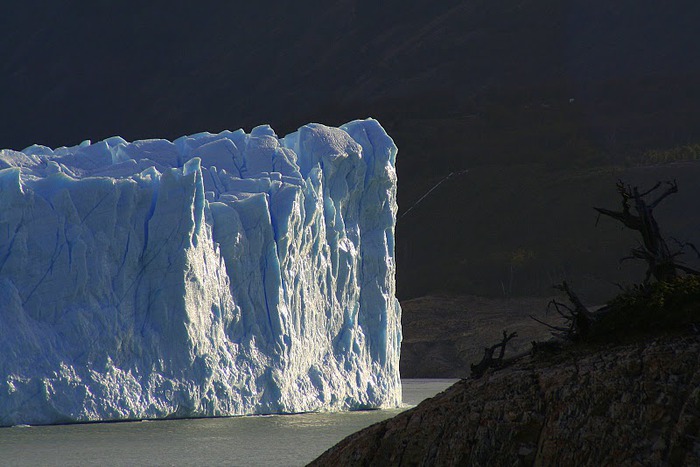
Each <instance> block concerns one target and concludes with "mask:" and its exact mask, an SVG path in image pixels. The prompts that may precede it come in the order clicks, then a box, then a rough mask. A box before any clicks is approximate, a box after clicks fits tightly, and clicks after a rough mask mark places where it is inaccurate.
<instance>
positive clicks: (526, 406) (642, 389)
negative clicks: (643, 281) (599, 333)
mask: <svg viewBox="0 0 700 467" xmlns="http://www.w3.org/2000/svg"><path fill="white" fill-rule="evenodd" d="M312 465H700V336H697V335H692V336H688V335H687V336H665V337H659V338H656V339H653V340H647V341H645V342H636V343H628V344H625V345H618V346H607V347H601V346H597V347H595V348H592V347H591V348H587V349H577V350H575V351H574V350H569V351H564V352H561V353H558V354H555V355H551V356H538V357H529V358H527V359H524V360H521V361H520V362H518V363H517V364H515V365H514V366H512V367H509V368H506V369H503V370H501V371H498V372H493V373H487V374H486V375H485V376H484V377H483V378H481V379H479V380H462V381H460V382H458V383H457V384H455V385H454V386H452V387H450V388H449V389H447V390H446V391H444V392H442V393H440V394H438V395H437V396H435V397H434V398H432V399H428V400H426V401H424V402H423V403H421V404H420V405H418V406H417V407H415V408H413V409H411V410H409V411H406V412H404V413H402V414H400V415H398V416H396V417H394V418H392V419H389V420H386V421H384V422H381V423H378V424H376V425H373V426H371V427H369V428H366V429H365V430H363V431H360V432H358V433H355V434H353V435H351V436H349V437H348V438H346V439H345V440H343V441H342V442H341V443H339V444H338V445H336V446H335V447H333V448H331V449H330V450H328V451H327V452H325V453H324V454H323V455H322V456H321V457H320V458H318V459H317V460H316V461H314V463H313V464H312Z"/></svg>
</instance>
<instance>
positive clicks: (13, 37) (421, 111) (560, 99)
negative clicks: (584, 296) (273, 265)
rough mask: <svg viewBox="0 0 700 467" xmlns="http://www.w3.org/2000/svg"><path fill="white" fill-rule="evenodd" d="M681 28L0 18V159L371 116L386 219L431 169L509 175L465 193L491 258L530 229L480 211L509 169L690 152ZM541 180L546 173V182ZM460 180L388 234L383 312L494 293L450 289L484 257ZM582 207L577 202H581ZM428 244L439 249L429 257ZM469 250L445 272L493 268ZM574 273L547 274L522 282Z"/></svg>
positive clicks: (61, 13)
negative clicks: (392, 269)
mask: <svg viewBox="0 0 700 467" xmlns="http://www.w3.org/2000/svg"><path fill="white" fill-rule="evenodd" d="M698 20H700V4H698V3H697V2H693V1H686V0H683V1H676V2H671V3H669V2H654V1H650V0H647V1H634V0H622V1H618V2H606V1H603V0H594V1H585V2H584V1H582V0H578V1H565V2H561V1H554V0H517V1H516V0H506V1H504V2H499V3H498V4H496V3H494V2H489V1H487V0H470V1H466V2H459V1H456V0H448V1H444V2H431V1H427V0H420V1H417V2H399V1H396V0H391V1H381V2H377V1H369V0H334V1H321V0H313V1H305V2H281V1H273V2H264V3H260V2H238V1H234V2H213V1H203V2H196V3H193V2H184V1H173V2H136V1H135V0H126V1H119V2H117V1H110V0H101V1H93V2H84V1H79V0H63V1H57V2H50V3H46V2H38V1H36V0H28V1H24V2H12V3H11V2H6V3H4V4H3V5H2V6H0V31H2V32H1V33H0V34H1V35H2V37H1V39H2V40H0V57H2V60H1V61H0V62H1V63H0V108H1V109H2V112H0V147H10V148H17V149H19V148H22V147H24V146H27V145H29V144H32V143H42V144H47V145H50V146H60V145H64V144H76V143H78V142H80V141H81V140H82V139H85V138H90V139H93V140H96V139H101V138H104V137H108V136H111V135H114V134H120V135H122V136H124V137H125V138H127V139H137V138H148V137H154V136H158V137H168V138H174V137H177V136H179V135H181V134H185V133H194V132H197V131H201V130H212V131H218V130H221V129H224V128H231V129H235V128H236V127H239V126H242V127H244V128H247V129H250V127H251V126H253V125H257V124H259V123H262V122H269V123H271V124H272V125H273V127H274V128H276V129H277V131H278V133H280V134H284V133H287V132H289V131H293V130H294V129H296V128H297V127H298V126H299V125H301V124H303V123H306V122H308V121H321V122H324V123H328V124H339V123H343V122H345V121H347V120H350V119H353V118H361V117H366V116H370V115H371V116H374V117H376V118H378V119H379V120H380V121H381V122H382V123H383V124H384V126H385V127H386V128H387V130H388V131H389V133H390V134H391V135H392V136H393V137H394V138H395V140H396V142H397V145H398V146H399V148H400V155H399V165H398V171H399V180H400V186H399V202H400V205H401V206H402V209H403V210H405V209H406V208H407V207H408V206H411V205H412V204H413V203H414V202H415V201H416V200H417V199H418V198H419V197H420V196H421V195H422V194H423V193H425V192H426V191H427V190H428V189H429V188H430V187H431V186H433V185H434V184H435V183H437V181H439V180H440V179H441V178H442V177H444V176H446V175H447V174H448V173H449V172H450V171H455V170H463V169H467V168H468V169H472V170H474V169H475V168H479V167H481V168H483V169H479V170H484V172H477V173H481V174H482V175H480V176H482V177H491V176H492V175H491V174H501V173H510V174H511V178H508V177H505V178H504V177H501V178H500V179H499V178H498V177H494V179H493V180H492V181H489V180H484V186H485V187H484V188H480V190H481V191H480V192H479V194H478V196H479V197H480V199H484V201H485V202H484V203H483V205H485V206H493V208H494V209H495V208H498V209H505V211H503V213H502V214H500V215H501V216H502V217H504V218H513V219H514V220H513V222H512V228H511V231H512V233H511V236H510V237H508V238H507V239H506V240H507V242H509V243H518V242H519V237H518V233H519V232H522V231H523V230H524V229H525V228H527V227H529V226H530V225H532V222H531V221H530V219H531V218H528V217H527V216H525V217H521V216H520V215H519V214H518V213H517V212H511V211H509V208H508V207H507V203H506V204H505V205H504V204H503V203H501V204H499V202H498V200H503V199H507V195H508V193H509V192H510V190H511V188H510V186H509V185H510V184H512V182H513V179H515V178H517V177H518V173H519V172H518V171H519V170H520V169H518V167H522V168H524V172H523V173H524V174H526V175H527V174H530V175H531V176H532V180H533V181H536V180H541V179H546V178H549V177H554V178H566V177H570V176H574V174H575V173H577V172H576V171H579V170H582V169H585V170H588V169H590V168H591V167H598V166H608V165H611V164H612V165H618V164H623V163H632V164H637V163H639V162H640V156H641V155H642V154H643V153H644V152H645V151H647V150H649V149H668V148H673V147H676V146H681V145H685V144H688V143H695V142H700V86H699V85H698V83H700V40H698V33H697V28H696V24H698ZM533 164H535V165H533ZM484 167H490V168H484ZM533 167H534V169H533ZM501 168H504V170H505V172H503V171H502V170H501ZM553 168H554V169H556V170H560V171H561V172H559V173H557V174H555V175H553V176H552V175H551V174H550V173H549V172H546V170H551V169H553ZM533 170H535V172H533ZM543 170H545V172H543ZM572 171H573V172H572ZM471 174H472V175H473V174H474V172H472V173H471ZM471 178H473V176H472V177H471ZM467 180H470V179H468V178H461V179H454V180H450V181H449V183H447V184H445V186H443V187H441V188H440V190H436V192H435V196H440V198H438V197H435V198H429V200H432V201H433V202H435V201H437V200H441V201H445V198H446V197H447V202H448V203H449V206H450V207H451V208H453V209H455V211H454V213H453V212H449V211H447V210H446V209H445V208H444V206H445V205H444V204H439V205H438V204H433V205H428V204H426V205H424V206H421V209H418V208H416V209H415V210H414V211H413V212H412V213H411V214H410V217H409V216H406V218H405V219H403V220H402V221H400V223H399V233H400V240H399V244H398V246H399V250H398V266H399V292H400V294H401V295H402V296H403V297H409V296H416V295H418V294H422V293H425V292H428V291H434V290H438V289H446V290H448V291H449V290H454V289H456V290H459V291H461V292H465V293H479V294H484V293H490V294H493V293H495V292H494V288H495V289H496V293H497V292H499V291H500V288H501V287H500V284H499V283H500V280H498V281H494V280H491V279H489V280H488V286H482V285H480V284H479V282H480V281H481V278H482V277H484V274H483V272H482V271H480V270H478V269H475V268H471V269H470V270H472V271H473V272H467V273H464V272H458V273H457V274H456V275H455V273H454V270H455V268H457V269H459V267H458V265H457V264H456V262H455V256H456V255H454V254H453V252H454V251H455V248H462V247H461V246H460V245H462V244H463V243H465V240H466V241H476V242H482V241H483V242H486V243H488V242H487V241H486V239H485V238H478V239H475V238H474V234H475V233H474V232H473V231H472V230H473V229H469V228H465V223H464V222H455V220H456V219H459V218H460V217H462V218H464V216H465V212H466V211H465V209H466V208H467V207H468V206H469V204H470V203H472V202H474V198H473V197H474V196H475V195H474V193H473V190H472V191H470V190H467V189H464V188H465V186H466V185H465V184H468V183H470V182H469V181H467ZM528 183H529V182H528ZM536 186H539V185H536ZM585 189H586V187H585V185H583V186H581V187H580V188H579V190H583V191H581V192H580V198H577V199H580V200H590V199H591V198H592V196H591V193H586V192H585ZM535 191H537V190H535ZM529 193H530V191H526V192H525V193H522V194H521V195H520V199H521V201H522V202H523V203H524V204H526V205H534V204H535V203H537V202H542V200H543V199H544V200H546V199H555V200H556V199H558V198H560V196H559V193H558V192H556V191H555V192H545V191H541V190H540V193H539V194H538V195H537V196H539V197H540V198H538V199H535V198H528V196H530V194H529ZM577 202H578V201H577ZM579 204H580V203H579ZM568 207H569V206H568V205H567V204H564V203H558V204H557V203H556V202H555V203H553V204H551V205H549V206H548V207H547V208H546V209H547V210H546V211H545V210H544V207H543V208H542V209H541V210H540V211H538V214H537V216H539V217H540V218H542V217H545V216H546V215H547V213H549V214H551V215H552V217H554V218H558V217H561V212H563V211H565V210H566V209H568ZM488 214H489V215H490V214H492V212H489V213H488ZM468 218H469V225H472V226H479V225H481V226H483V227H485V226H487V225H488V223H489V217H488V216H486V217H484V216H483V215H482V217H479V216H474V215H472V214H469V217H468ZM576 225H577V224H567V225H566V226H565V230H566V229H568V230H575V229H576ZM428 226H430V228H428ZM435 226H437V227H439V228H438V229H435V228H434V227H435ZM435 230H439V231H443V232H446V233H447V234H448V235H447V236H448V237H449V240H448V241H444V242H442V243H441V244H440V247H439V248H437V249H436V248H435V247H434V241H433V240H434V232H435ZM487 233H488V234H490V233H491V232H490V231H488V232H487ZM505 233H506V232H503V234H505ZM480 235H481V234H480ZM401 238H403V239H405V240H401ZM402 242H403V243H402ZM489 245H490V243H489ZM486 248H487V249H486V250H485V249H484V248H479V249H478V251H477V253H476V255H475V256H473V253H472V252H469V255H471V256H467V257H464V258H459V261H465V262H466V263H477V264H482V263H487V265H488V267H489V268H491V269H493V270H498V269H499V268H501V269H502V268H504V267H505V268H506V269H507V268H508V267H509V266H508V263H507V262H504V261H502V260H498V259H494V258H496V257H498V255H499V253H498V251H496V250H494V249H493V248H492V247H486ZM489 248H490V249H489ZM407 251H417V252H418V254H408V253H407ZM563 254H565V253H563ZM424 256H427V259H425V258H424ZM580 262H581V261H580V259H579V258H577V257H559V258H557V262H556V264H555V265H554V266H551V265H549V263H548V264H547V265H544V266H542V267H543V268H545V269H546V268H550V269H552V268H559V269H561V268H563V267H564V266H567V265H572V268H575V267H578V266H579V264H580ZM567 267H568V266H567ZM600 267H603V266H602V265H601V264H600V263H595V264H592V265H591V267H588V266H586V271H588V272H590V271H592V270H595V269H597V268H600ZM591 268H593V269H591ZM464 274H466V276H464ZM489 274H491V276H493V274H492V273H489ZM489 274H486V276H488V277H491V276H489ZM463 276H464V277H463ZM426 277H429V278H430V280H426ZM511 292H512V293H518V294H524V293H525V294H532V293H543V292H542V291H541V289H537V288H533V287H524V286H523V287H522V288H521V289H517V287H516V289H514V290H511Z"/></svg>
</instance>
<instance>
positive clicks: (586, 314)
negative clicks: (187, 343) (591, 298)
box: [530, 281, 595, 341]
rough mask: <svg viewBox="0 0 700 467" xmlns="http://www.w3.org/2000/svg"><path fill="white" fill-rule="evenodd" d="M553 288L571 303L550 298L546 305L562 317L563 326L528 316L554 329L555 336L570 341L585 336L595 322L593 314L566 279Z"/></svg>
mask: <svg viewBox="0 0 700 467" xmlns="http://www.w3.org/2000/svg"><path fill="white" fill-rule="evenodd" d="M554 288H555V289H557V290H560V291H562V292H564V293H565V294H566V296H567V298H568V299H569V302H570V303H571V305H567V304H565V303H562V302H558V301H556V300H552V301H550V302H549V304H548V305H547V309H548V310H551V309H552V308H553V309H554V310H555V311H556V312H557V314H559V316H561V317H562V318H564V323H565V324H564V325H563V326H554V325H552V324H549V323H545V322H544V321H541V320H539V319H537V318H535V317H534V316H532V315H530V318H532V319H534V320H535V321H537V322H538V323H540V324H544V325H545V326H547V327H548V328H550V329H552V330H553V331H555V332H552V335H554V336H555V337H559V338H562V339H565V340H570V341H575V340H578V339H580V338H585V337H586V336H587V335H588V334H589V333H590V331H591V328H592V327H593V324H594V322H595V316H594V314H593V313H592V312H591V311H590V310H588V308H587V307H586V306H585V305H584V304H583V302H582V301H581V300H580V299H579V298H578V296H577V295H576V294H575V293H574V292H573V290H571V287H569V284H567V283H566V281H564V282H562V283H561V284H560V285H555V286H554Z"/></svg>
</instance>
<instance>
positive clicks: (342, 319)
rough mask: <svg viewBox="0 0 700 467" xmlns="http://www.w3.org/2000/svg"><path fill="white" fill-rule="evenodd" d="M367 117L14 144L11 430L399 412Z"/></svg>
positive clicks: (2, 355)
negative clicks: (284, 128)
mask: <svg viewBox="0 0 700 467" xmlns="http://www.w3.org/2000/svg"><path fill="white" fill-rule="evenodd" d="M396 152H397V150H396V146H395V145H394V143H393V141H392V140H391V138H390V137H389V136H387V134H386V133H385V131H384V130H383V128H382V127H381V126H380V125H379V123H378V122H377V121H375V120H372V119H368V120H362V121H354V122H351V123H348V124H346V125H343V126H341V127H340V128H331V127H326V126H323V125H319V124H309V125H306V126H303V127H302V128H300V129H299V130H298V131H297V132H295V133H292V134H290V135H287V136H285V137H284V138H278V137H277V136H276V135H275V133H274V132H273V131H272V129H271V128H270V127H269V126H266V125H265V126H259V127H256V128H254V129H253V130H252V131H251V133H250V134H246V133H244V132H243V131H242V130H238V131H235V132H230V131H224V132H222V133H219V134H211V133H199V134H196V135H192V136H183V137H181V138H179V139H177V140H175V141H173V142H170V141H166V140H143V141H134V142H132V143H128V142H127V141H125V140H123V139H122V138H120V137H113V138H109V139H106V140H104V141H100V142H98V143H95V144H91V143H90V142H89V141H85V142H83V143H82V144H80V145H79V146H75V147H68V148H67V147H61V148H58V149H50V148H47V147H44V146H39V145H34V146H31V147H28V148H26V149H24V150H23V151H21V152H18V151H12V150H2V151H0V425H13V424H44V423H59V422H70V421H92V420H116V419H142V418H163V417H189V416H220V415H234V414H261V413H294V412H303V411H315V410H346V409H357V408H372V407H381V406H395V405H397V404H399V403H400V401H401V386H400V384H401V383H400V380H399V347H400V341H401V328H400V308H399V304H398V301H397V300H396V298H395V282H394V275H395V265H394V225H395V221H396V173H395V169H394V163H395V157H396Z"/></svg>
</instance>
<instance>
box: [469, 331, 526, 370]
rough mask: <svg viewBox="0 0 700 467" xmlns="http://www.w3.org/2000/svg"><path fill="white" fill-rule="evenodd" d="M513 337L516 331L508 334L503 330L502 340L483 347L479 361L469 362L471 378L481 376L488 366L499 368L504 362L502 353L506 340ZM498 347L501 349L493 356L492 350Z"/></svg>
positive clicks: (516, 335)
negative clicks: (495, 356)
mask: <svg viewBox="0 0 700 467" xmlns="http://www.w3.org/2000/svg"><path fill="white" fill-rule="evenodd" d="M514 337H518V333H517V332H513V333H510V335H509V334H508V333H507V332H506V331H505V329H504V330H503V340H502V341H501V342H499V343H498V344H494V345H492V346H491V347H485V348H484V357H483V358H482V359H481V361H480V362H479V363H477V364H476V365H475V364H473V363H472V364H471V376H472V378H481V377H482V376H483V375H484V373H486V370H488V369H489V368H501V367H502V366H503V364H504V360H503V355H504V354H505V352H506V345H508V341H510V340H511V339H513V338H514ZM498 348H500V349H501V351H500V352H499V353H498V357H497V358H493V354H494V352H496V349H498Z"/></svg>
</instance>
